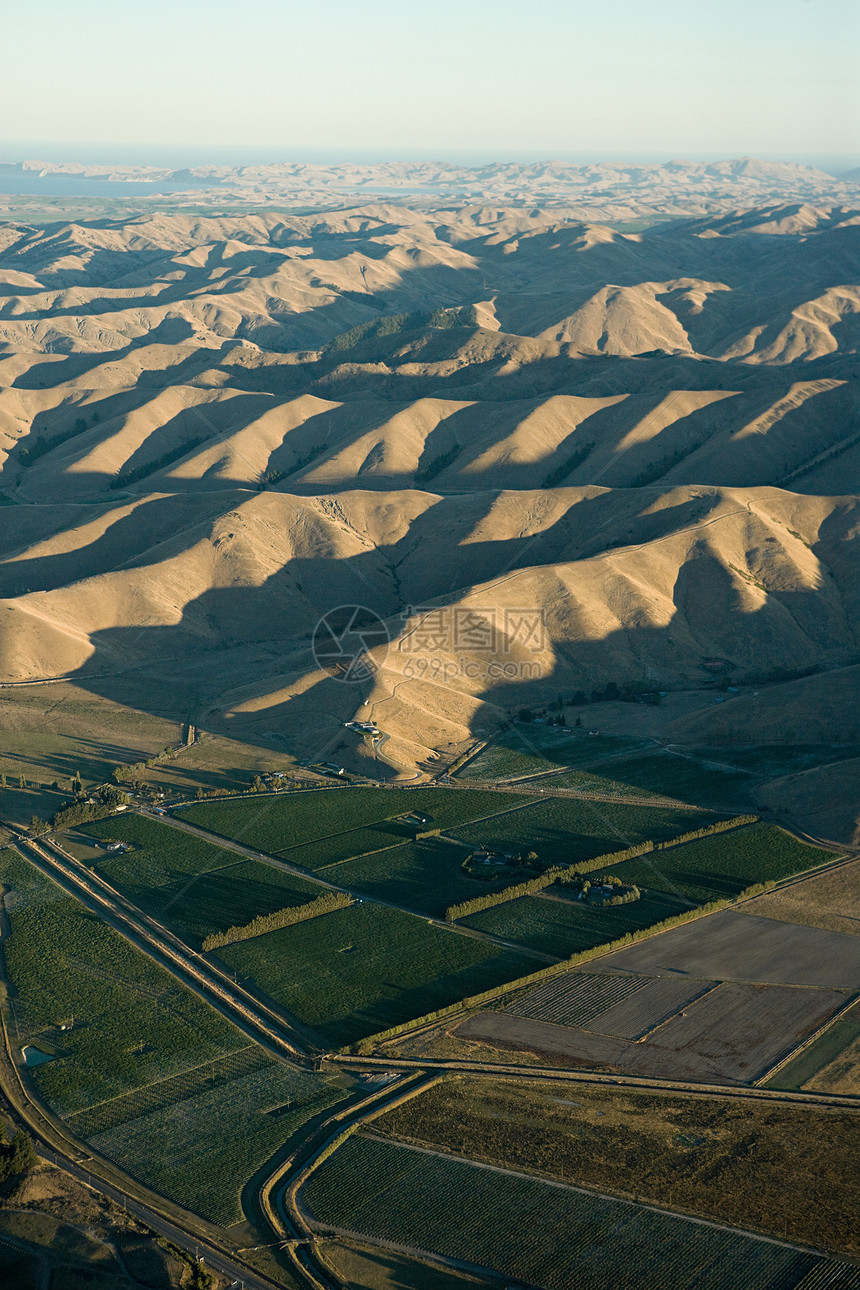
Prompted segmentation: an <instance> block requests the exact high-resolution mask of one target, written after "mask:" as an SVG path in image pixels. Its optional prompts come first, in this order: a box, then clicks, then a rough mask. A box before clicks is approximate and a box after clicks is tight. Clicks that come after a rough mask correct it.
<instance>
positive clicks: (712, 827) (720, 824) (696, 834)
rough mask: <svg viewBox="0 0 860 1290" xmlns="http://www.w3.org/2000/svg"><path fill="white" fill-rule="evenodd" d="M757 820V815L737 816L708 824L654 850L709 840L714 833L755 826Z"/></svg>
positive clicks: (661, 843) (670, 839)
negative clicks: (698, 839) (699, 839)
mask: <svg viewBox="0 0 860 1290" xmlns="http://www.w3.org/2000/svg"><path fill="white" fill-rule="evenodd" d="M757 820H758V816H757V815H735V816H733V817H732V819H730V820H717V821H716V823H715V824H706V825H705V826H704V827H703V828H701V829H691V830H690V832H689V833H682V834H680V836H679V837H677V838H669V839H668V841H666V842H655V843H654V850H655V851H665V850H666V848H667V847H677V846H680V844H681V843H682V842H695V841H696V839H697V838H707V837H709V836H710V835H711V834H712V833H725V831H726V829H739V828H742V827H743V825H745V824H755V823H756V821H757Z"/></svg>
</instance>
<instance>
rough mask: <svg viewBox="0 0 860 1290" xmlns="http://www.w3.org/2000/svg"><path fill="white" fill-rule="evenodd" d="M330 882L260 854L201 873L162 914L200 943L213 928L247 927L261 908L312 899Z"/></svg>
mask: <svg viewBox="0 0 860 1290" xmlns="http://www.w3.org/2000/svg"><path fill="white" fill-rule="evenodd" d="M325 890H326V888H325V887H321V886H319V884H317V883H313V882H307V881H306V880H305V879H303V878H298V877H296V876H294V875H293V874H290V873H287V872H286V871H285V870H283V869H279V868H277V866H276V865H271V864H264V863H263V862H262V861H260V860H237V863H236V864H231V865H229V866H228V867H227V868H224V869H216V870H214V871H212V872H210V873H206V874H201V876H200V877H199V878H197V879H195V880H194V881H193V882H192V883H191V885H190V886H189V887H188V888H187V889H186V890H183V891H182V892H181V893H180V894H179V895H177V896H175V897H174V898H173V900H171V901H169V902H168V903H167V904H166V905H163V906H161V907H160V908H159V909H158V915H159V917H160V918H161V919H162V920H163V921H164V922H166V923H168V924H169V925H170V926H171V927H172V928H173V929H174V930H175V931H176V932H177V933H178V934H179V935H180V936H181V937H183V939H184V940H187V941H188V943H189V944H191V945H193V946H194V947H195V948H199V946H200V944H201V942H202V941H203V939H204V937H206V936H208V935H209V933H210V932H224V931H226V930H227V928H228V927H244V926H245V924H246V923H250V922H251V920H252V919H254V918H256V917H257V916H258V915H260V914H273V913H275V911H276V910H279V909H287V908H292V907H293V906H295V905H307V904H309V903H310V901H312V900H316V899H317V898H318V897H319V896H321V895H323V894H324V893H325Z"/></svg>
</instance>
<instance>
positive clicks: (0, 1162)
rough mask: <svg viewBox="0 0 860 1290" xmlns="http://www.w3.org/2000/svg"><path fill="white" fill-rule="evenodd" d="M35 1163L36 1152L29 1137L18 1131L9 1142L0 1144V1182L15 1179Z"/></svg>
mask: <svg viewBox="0 0 860 1290" xmlns="http://www.w3.org/2000/svg"><path fill="white" fill-rule="evenodd" d="M35 1163H36V1152H35V1151H34V1149H33V1143H32V1141H31V1140H30V1135H29V1134H28V1133H25V1132H24V1130H23V1129H18V1131H17V1132H16V1134H15V1136H14V1138H13V1139H12V1141H11V1142H3V1143H2V1144H0V1182H5V1181H6V1179H7V1178H17V1177H18V1175H19V1174H22V1173H24V1172H25V1170H27V1169H29V1168H30V1166H31V1165H34V1164H35Z"/></svg>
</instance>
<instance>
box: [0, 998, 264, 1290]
mask: <svg viewBox="0 0 860 1290" xmlns="http://www.w3.org/2000/svg"><path fill="white" fill-rule="evenodd" d="M0 1029H2V1042H0V1088H2V1091H3V1094H4V1095H5V1097H6V1099H7V1101H8V1103H9V1105H10V1106H11V1107H12V1109H13V1111H14V1112H15V1114H16V1115H17V1117H18V1119H19V1120H20V1121H21V1122H22V1123H23V1124H25V1125H26V1127H27V1129H28V1130H29V1132H30V1134H31V1136H32V1138H33V1144H34V1146H35V1148H36V1150H37V1151H38V1153H39V1155H41V1156H42V1157H44V1159H45V1160H48V1161H50V1163H51V1164H53V1165H56V1166H57V1168H59V1169H62V1170H64V1171H65V1172H66V1173H68V1174H71V1176H72V1177H73V1178H77V1179H78V1181H79V1182H82V1183H84V1184H85V1186H87V1187H90V1188H92V1189H93V1190H94V1191H96V1192H99V1193H101V1194H102V1195H105V1196H109V1197H110V1198H111V1200H113V1201H115V1202H116V1203H117V1204H120V1205H122V1206H123V1207H124V1208H125V1209H127V1210H128V1211H129V1213H132V1214H134V1215H135V1217H136V1218H139V1219H140V1220H141V1222H143V1223H145V1224H146V1226H147V1227H149V1228H150V1229H151V1230H152V1231H154V1232H157V1233H158V1234H159V1235H160V1236H165V1237H167V1238H168V1239H169V1240H171V1241H172V1242H173V1243H174V1244H175V1245H177V1246H178V1247H179V1248H180V1249H182V1250H185V1251H186V1253H188V1254H190V1255H191V1256H192V1257H194V1258H197V1257H202V1258H203V1259H204V1261H205V1263H206V1264H207V1265H208V1266H209V1267H211V1268H214V1269H215V1270H216V1271H218V1272H221V1273H223V1275H224V1276H226V1277H229V1278H231V1279H232V1280H233V1281H235V1282H240V1283H242V1284H244V1286H245V1287H246V1290H282V1286H281V1285H279V1283H278V1282H275V1281H272V1280H270V1279H269V1278H268V1277H266V1276H263V1275H262V1274H261V1273H258V1272H256V1271H255V1270H254V1269H253V1268H250V1267H248V1265H247V1264H245V1263H244V1262H242V1261H241V1260H240V1259H237V1258H236V1257H235V1256H233V1255H232V1254H231V1252H230V1251H229V1250H228V1249H224V1248H223V1247H220V1246H219V1245H217V1244H216V1243H215V1242H214V1241H213V1240H212V1239H210V1238H208V1237H207V1235H206V1232H205V1230H203V1229H204V1224H203V1223H202V1222H200V1220H196V1221H197V1222H199V1223H200V1229H201V1230H198V1231H195V1230H194V1222H195V1219H194V1218H193V1217H192V1216H189V1222H188V1226H183V1225H182V1223H181V1222H179V1221H177V1220H176V1219H173V1218H170V1217H169V1216H168V1215H167V1214H165V1213H163V1212H160V1211H159V1209H158V1208H157V1206H158V1202H159V1199H160V1198H159V1197H157V1196H155V1195H154V1194H153V1193H151V1192H149V1191H148V1189H146V1188H144V1187H143V1186H141V1184H139V1183H137V1182H132V1180H131V1179H129V1180H128V1185H127V1188H123V1187H122V1186H121V1185H119V1184H120V1183H121V1182H122V1180H123V1179H124V1177H125V1175H124V1174H123V1173H122V1171H121V1170H119V1169H117V1168H116V1167H112V1168H111V1173H112V1174H113V1176H114V1177H115V1178H116V1180H117V1181H111V1180H110V1179H109V1178H106V1177H104V1176H103V1175H102V1174H101V1173H99V1172H98V1171H97V1168H96V1166H97V1163H98V1158H97V1157H92V1156H88V1155H87V1154H86V1151H85V1150H84V1148H83V1147H82V1146H81V1145H80V1144H79V1143H77V1142H76V1141H75V1140H74V1139H73V1138H72V1137H70V1136H67V1133H66V1130H65V1126H62V1125H60V1123H59V1121H56V1120H54V1117H53V1116H52V1115H51V1113H50V1112H49V1111H47V1110H46V1109H45V1108H44V1107H42V1106H41V1104H40V1103H39V1102H37V1101H35V1100H34V1099H33V1098H32V1097H31V1095H30V1090H29V1088H28V1087H26V1086H25V1084H24V1082H23V1079H22V1073H21V1070H20V1068H19V1067H18V1066H17V1065H16V1063H15V1060H14V1057H13V1054H12V1046H11V1043H10V1040H9V1034H8V1031H7V1029H6V1023H5V1019H4V1018H3V1016H2V1013H0ZM141 1196H146V1197H148V1198H150V1203H149V1204H147V1203H145V1202H144V1200H142V1199H141ZM171 1209H172V1210H174V1211H175V1210H177V1209H178V1207H176V1206H171Z"/></svg>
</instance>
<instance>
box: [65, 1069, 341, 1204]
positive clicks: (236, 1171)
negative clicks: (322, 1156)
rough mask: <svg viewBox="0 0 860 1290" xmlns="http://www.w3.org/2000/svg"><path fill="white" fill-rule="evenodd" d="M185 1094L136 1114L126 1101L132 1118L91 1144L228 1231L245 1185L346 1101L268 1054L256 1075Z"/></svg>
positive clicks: (92, 1139) (326, 1083)
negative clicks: (315, 1120)
mask: <svg viewBox="0 0 860 1290" xmlns="http://www.w3.org/2000/svg"><path fill="white" fill-rule="evenodd" d="M257 1051H258V1052H259V1051H260V1050H259V1049H258V1050H257ZM183 1093H184V1096H178V1097H176V1098H174V1099H173V1100H171V1101H169V1102H165V1103H164V1104H163V1105H161V1106H158V1107H156V1108H154V1109H149V1108H148V1107H147V1106H146V1102H145V1100H144V1102H143V1104H142V1105H141V1107H140V1109H139V1111H138V1112H137V1114H135V1113H134V1112H135V1108H134V1107H133V1106H132V1105H131V1104H130V1100H129V1099H123V1100H124V1101H125V1102H126V1103H129V1104H128V1105H127V1106H126V1107H125V1110H126V1112H127V1113H128V1114H129V1118H128V1119H127V1120H125V1121H124V1122H122V1123H120V1124H115V1125H113V1126H112V1127H110V1128H107V1129H103V1130H102V1131H101V1132H99V1133H95V1134H94V1135H93V1136H92V1137H90V1139H89V1141H90V1142H91V1143H92V1145H93V1146H94V1147H95V1149H96V1150H97V1151H99V1152H101V1153H102V1154H103V1155H106V1156H108V1157H109V1158H110V1159H112V1160H115V1161H116V1162H117V1164H118V1165H120V1167H121V1168H123V1169H125V1170H126V1171H127V1172H128V1173H130V1174H133V1175H134V1176H135V1177H137V1178H140V1179H141V1180H142V1181H144V1182H146V1183H147V1184H148V1185H149V1186H151V1187H154V1188H155V1189H156V1190H157V1191H160V1192H163V1193H164V1194H165V1195H167V1196H173V1197H175V1198H176V1199H178V1200H181V1203H182V1204H183V1205H184V1206H185V1207H186V1208H187V1209H191V1210H193V1211H194V1213H196V1214H201V1215H202V1216H203V1217H204V1218H208V1219H210V1220H211V1221H212V1222H215V1223H221V1224H224V1225H225V1226H226V1225H227V1224H229V1223H235V1222H238V1221H239V1220H240V1219H241V1218H242V1209H241V1205H240V1195H241V1191H242V1186H243V1184H244V1183H245V1182H246V1181H247V1180H248V1179H249V1178H250V1177H251V1176H252V1175H253V1174H254V1173H255V1172H256V1170H257V1169H258V1168H259V1167H260V1165H261V1164H262V1163H263V1162H264V1161H266V1160H268V1159H269V1158H270V1157H271V1156H272V1155H273V1154H274V1153H275V1152H276V1151H277V1150H278V1149H279V1147H281V1146H282V1145H283V1144H284V1143H285V1142H286V1141H288V1139H289V1137H290V1135H291V1134H292V1133H293V1132H294V1131H295V1130H296V1129H298V1128H299V1127H300V1126H301V1125H302V1124H303V1123H305V1122H306V1121H307V1120H308V1119H310V1118H311V1116H313V1115H316V1114H318V1113H319V1112H320V1111H323V1110H325V1109H326V1108H327V1107H329V1106H331V1105H332V1104H333V1103H335V1102H337V1101H339V1100H341V1099H342V1098H344V1097H345V1096H346V1093H345V1091H344V1090H343V1089H341V1088H337V1087H336V1086H335V1085H334V1084H333V1083H331V1082H330V1081H328V1080H326V1079H324V1078H322V1077H321V1076H319V1075H316V1074H314V1073H313V1072H310V1071H294V1070H290V1069H289V1068H288V1067H286V1066H284V1065H283V1064H282V1063H280V1062H277V1061H275V1060H274V1059H272V1058H267V1057H266V1056H265V1055H264V1058H263V1061H262V1062H261V1063H259V1067H258V1069H256V1070H252V1071H250V1072H248V1073H246V1074H237V1075H236V1076H235V1077H234V1078H232V1079H230V1080H228V1081H227V1082H224V1083H219V1084H218V1085H217V1086H216V1087H214V1088H211V1087H207V1083H206V1080H205V1079H204V1078H201V1079H199V1080H198V1081H197V1083H196V1085H195V1086H193V1087H187V1088H186V1089H184V1090H183ZM168 1144H169V1148H168V1149H165V1148H166V1147H168Z"/></svg>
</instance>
